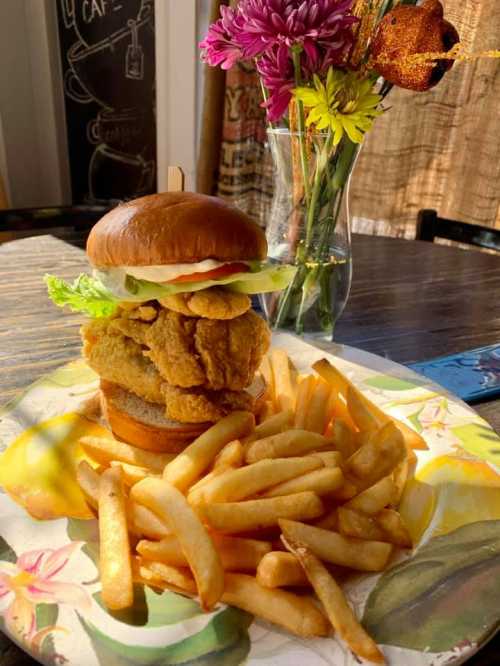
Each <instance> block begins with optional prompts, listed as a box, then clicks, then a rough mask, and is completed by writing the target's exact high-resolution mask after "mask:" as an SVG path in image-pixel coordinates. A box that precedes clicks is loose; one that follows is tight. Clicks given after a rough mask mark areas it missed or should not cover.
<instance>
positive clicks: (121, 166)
mask: <svg viewBox="0 0 500 666" xmlns="http://www.w3.org/2000/svg"><path fill="white" fill-rule="evenodd" d="M153 10H154V0H58V23H59V35H60V45H61V60H62V69H63V75H64V98H65V107H66V124H67V133H68V147H69V162H70V170H71V186H72V198H73V203H108V202H111V203H114V202H116V201H120V200H124V199H130V198H133V197H136V196H141V195H143V194H148V193H150V192H153V191H155V188H156V123H155V98H154V85H155V36H154V11H153Z"/></svg>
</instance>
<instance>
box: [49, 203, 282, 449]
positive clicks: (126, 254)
mask: <svg viewBox="0 0 500 666" xmlns="http://www.w3.org/2000/svg"><path fill="white" fill-rule="evenodd" d="M87 255H88V258H89V261H90V263H91V264H92V266H93V269H94V270H93V276H92V277H91V276H88V275H81V276H80V277H79V278H77V279H76V281H75V282H74V283H73V284H72V285H69V284H67V283H65V282H64V281H63V280H60V279H59V278H56V277H54V276H46V282H47V285H48V289H49V295H50V297H51V298H52V300H53V301H54V302H55V303H56V304H57V305H60V306H64V305H69V306H70V307H71V308H72V309H73V310H76V311H81V312H85V313H86V314H87V315H90V317H91V319H90V321H88V323H86V324H84V325H83V327H82V329H81V334H82V338H83V355H84V357H85V359H86V361H87V363H88V364H89V365H90V367H91V368H93V369H94V370H95V372H96V373H97V374H98V375H99V377H100V380H101V397H102V400H101V402H102V405H103V412H104V415H105V416H106V418H107V420H108V422H109V425H110V427H111V429H112V430H113V431H114V433H115V435H117V436H118V437H119V438H120V439H123V440H125V441H128V442H130V443H132V444H135V445H137V446H142V447H143V448H149V449H151V450H159V451H173V452H176V451H179V450H181V449H182V448H183V446H184V445H185V443H186V441H188V440H192V439H193V438H194V437H195V436H197V435H198V434H199V433H201V432H202V431H203V430H204V429H206V428H207V427H208V426H209V425H210V424H211V423H213V422H215V421H217V420H218V419H220V418H222V417H223V416H225V415H226V414H228V413H230V412H231V411H233V410H237V409H244V410H249V411H252V410H253V411H255V410H256V409H257V408H258V403H259V395H260V394H262V393H263V390H264V386H263V382H262V380H260V381H259V380H257V381H256V378H255V376H256V371H257V369H258V367H259V364H260V362H261V360H262V357H263V356H264V354H265V353H266V351H267V350H268V348H269V344H270V331H269V329H268V327H267V325H266V323H265V322H264V320H263V319H262V318H261V317H259V316H258V315H257V314H256V313H255V312H254V311H253V310H252V309H251V301H250V294H254V293H259V292H264V291H276V290H278V289H282V288H284V287H285V286H286V285H287V284H288V282H289V281H290V279H291V278H292V277H293V271H294V269H293V268H292V267H289V266H280V267H277V266H272V265H268V264H266V262H265V259H266V255H267V244H266V239H265V235H264V233H263V231H262V230H261V229H260V228H259V227H258V226H257V225H256V224H255V223H254V222H253V221H252V219H251V218H250V217H248V216H247V215H246V214H244V213H243V212H242V211H240V210H238V209H236V208H233V207H231V206H229V205H228V204H226V203H225V202H223V201H222V200H220V199H217V198H215V197H208V196H204V195H200V194H193V193H188V192H167V193H162V194H154V195H150V196H146V197H142V198H140V199H136V200H134V201H129V202H127V203H124V204H121V205H119V206H117V207H116V208H115V209H113V210H112V211H110V212H109V213H107V214H106V215H105V216H104V217H103V218H102V219H101V220H100V221H99V222H98V223H97V224H96V225H95V226H94V227H93V229H92V231H91V233H90V236H89V238H88V242H87ZM257 379H258V378H257Z"/></svg>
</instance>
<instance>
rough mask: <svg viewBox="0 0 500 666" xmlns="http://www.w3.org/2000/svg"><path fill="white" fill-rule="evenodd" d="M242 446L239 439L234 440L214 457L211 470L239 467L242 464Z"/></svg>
mask: <svg viewBox="0 0 500 666" xmlns="http://www.w3.org/2000/svg"><path fill="white" fill-rule="evenodd" d="M243 455H244V452H243V446H242V444H241V442H240V441H239V439H235V440H233V441H232V442H229V444H226V446H225V447H224V448H223V449H222V451H221V452H220V453H218V454H217V455H216V456H215V460H214V467H213V469H214V470H216V469H221V468H222V469H227V468H228V467H240V465H242V464H243Z"/></svg>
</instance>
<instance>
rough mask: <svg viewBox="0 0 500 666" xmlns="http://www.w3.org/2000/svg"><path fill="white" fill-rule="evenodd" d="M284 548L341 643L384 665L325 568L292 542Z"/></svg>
mask: <svg viewBox="0 0 500 666" xmlns="http://www.w3.org/2000/svg"><path fill="white" fill-rule="evenodd" d="M287 546H288V547H289V549H290V551H291V552H292V553H293V554H294V555H295V556H296V557H297V558H298V560H299V562H300V564H301V565H302V567H303V569H304V572H305V574H306V576H307V578H308V579H309V581H310V583H311V585H312V586H313V588H314V590H315V592H316V594H317V595H318V598H319V600H320V601H321V603H322V604H323V606H324V608H325V610H326V614H327V615H328V619H329V620H330V622H331V623H332V626H333V627H334V629H335V631H336V632H337V633H338V634H339V636H340V637H341V638H342V640H344V641H345V642H346V643H347V645H348V646H349V648H350V649H351V650H352V651H353V652H354V654H356V655H358V657H361V658H362V659H367V660H368V661H371V662H373V663H376V664H384V663H385V660H384V655H383V654H382V653H381V652H380V650H379V648H378V647H377V644H376V643H375V641H374V640H373V639H372V638H371V637H370V636H369V635H368V634H367V633H366V631H365V630H364V629H363V627H362V626H361V625H360V623H359V622H358V620H357V619H356V616H355V615H354V613H353V611H352V609H351V607H350V606H349V603H348V601H347V599H346V597H345V595H344V593H343V592H342V589H341V588H340V587H339V585H337V583H336V582H335V580H334V579H333V577H332V576H331V575H330V573H329V572H328V570H327V569H326V568H325V566H324V565H323V564H322V563H321V562H320V561H319V559H318V558H317V557H316V556H315V555H314V554H313V553H311V552H309V551H308V550H307V548H303V547H302V546H298V545H297V544H295V543H293V542H290V543H287Z"/></svg>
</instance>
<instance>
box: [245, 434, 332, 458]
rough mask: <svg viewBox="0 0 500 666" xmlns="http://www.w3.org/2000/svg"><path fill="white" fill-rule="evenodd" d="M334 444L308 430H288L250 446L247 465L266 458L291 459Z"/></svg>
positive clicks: (246, 454) (246, 455)
mask: <svg viewBox="0 0 500 666" xmlns="http://www.w3.org/2000/svg"><path fill="white" fill-rule="evenodd" d="M332 445H333V442H332V441H331V440H330V439H327V438H326V437H323V435H318V433H315V432H308V431H307V430H287V431H286V432H281V433H279V434H277V435H271V436H270V437H264V438H263V439H258V440H257V441H255V442H252V443H251V444H249V445H248V447H247V449H246V453H245V460H246V462H247V463H254V462H257V461H258V460H263V459H264V458H289V457H291V456H303V455H307V454H308V453H310V452H311V451H316V450H317V449H325V448H327V447H330V448H331V447H332Z"/></svg>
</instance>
